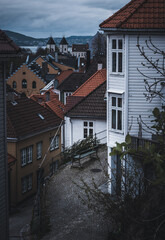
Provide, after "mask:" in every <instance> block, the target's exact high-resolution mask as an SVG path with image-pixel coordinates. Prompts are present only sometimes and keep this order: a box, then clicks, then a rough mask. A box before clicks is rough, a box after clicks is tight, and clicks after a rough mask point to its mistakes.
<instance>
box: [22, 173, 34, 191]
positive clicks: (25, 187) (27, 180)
mask: <svg viewBox="0 0 165 240" xmlns="http://www.w3.org/2000/svg"><path fill="white" fill-rule="evenodd" d="M32 176H33V175H32V174H29V175H27V176H25V177H23V178H21V185H22V193H25V192H27V191H30V190H31V189H32V182H33V181H32Z"/></svg>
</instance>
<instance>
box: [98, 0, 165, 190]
mask: <svg viewBox="0 0 165 240" xmlns="http://www.w3.org/2000/svg"><path fill="white" fill-rule="evenodd" d="M100 28H101V29H102V30H103V31H104V33H105V34H106V35H107V146H108V159H109V165H110V167H113V166H114V157H112V158H111V157H110V156H109V153H110V152H111V151H112V149H113V147H114V146H115V143H116V142H119V143H121V142H123V141H124V140H125V137H126V135H127V133H128V132H129V133H130V135H133V136H136V137H138V134H140V135H141V134H142V137H143V138H147V139H152V134H150V133H149V132H146V131H142V132H141V126H139V123H138V118H139V117H140V116H141V118H142V120H143V121H144V123H145V124H147V125H148V126H151V125H152V123H151V118H149V115H151V114H152V110H153V109H154V108H155V107H159V108H161V106H162V101H161V99H160V98H159V97H155V98H154V99H153V100H152V101H151V102H150V101H147V100H146V97H145V96H144V93H146V89H145V83H144V78H145V77H144V75H146V76H149V77H152V78H154V77H156V76H158V73H157V71H156V70H155V69H153V68H150V69H148V68H147V67H144V66H143V65H142V63H146V60H145V59H144V57H143V56H142V55H141V54H140V51H139V49H138V47H137V44H138V38H139V44H140V47H144V51H145V53H146V55H147V56H148V57H149V58H150V57H152V58H153V60H154V59H155V60H156V59H157V58H160V59H159V64H160V65H159V66H162V59H161V56H157V54H154V52H153V51H152V50H151V48H153V46H152V44H151V43H150V42H149V39H150V38H151V42H152V43H153V44H154V45H155V46H156V47H158V48H159V49H161V50H163V51H165V1H163V0H138V1H137V0H132V1H130V2H129V3H128V4H127V5H125V6H124V7H123V8H121V9H120V10H119V11H118V12H116V13H115V14H113V15H112V16H111V17H109V18H108V19H106V20H105V21H104V22H102V23H101V24H100ZM146 40H147V41H148V43H149V45H150V49H149V48H148V47H147V46H146ZM138 69H139V70H140V71H141V72H142V73H143V74H141V73H140V72H139V71H138ZM143 127H144V128H145V126H143ZM110 169H111V168H110ZM111 176H112V171H111V170H110V177H111ZM111 190H112V189H111V186H110V191H111Z"/></svg>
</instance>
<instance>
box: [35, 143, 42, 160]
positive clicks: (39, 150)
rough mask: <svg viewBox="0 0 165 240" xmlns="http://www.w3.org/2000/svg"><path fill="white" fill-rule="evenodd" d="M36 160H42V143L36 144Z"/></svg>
mask: <svg viewBox="0 0 165 240" xmlns="http://www.w3.org/2000/svg"><path fill="white" fill-rule="evenodd" d="M36 151H37V159H41V158H42V142H38V143H37V145H36Z"/></svg>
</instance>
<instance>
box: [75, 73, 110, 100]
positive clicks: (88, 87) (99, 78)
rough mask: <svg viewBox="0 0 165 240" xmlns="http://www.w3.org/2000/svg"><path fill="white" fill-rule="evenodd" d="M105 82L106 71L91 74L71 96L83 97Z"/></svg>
mask: <svg viewBox="0 0 165 240" xmlns="http://www.w3.org/2000/svg"><path fill="white" fill-rule="evenodd" d="M105 81H106V69H101V70H99V71H97V72H96V73H95V74H93V75H92V76H91V77H90V78H89V79H88V80H87V81H86V82H84V84H82V85H81V86H80V87H79V88H78V89H77V90H76V91H75V92H74V93H73V94H72V96H81V97H85V96H87V95H88V94H89V93H90V92H92V91H93V90H94V89H96V88H97V87H98V86H99V85H100V84H102V83H103V82H105Z"/></svg>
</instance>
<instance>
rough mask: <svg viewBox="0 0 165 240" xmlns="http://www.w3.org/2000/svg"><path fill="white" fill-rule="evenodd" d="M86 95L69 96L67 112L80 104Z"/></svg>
mask: <svg viewBox="0 0 165 240" xmlns="http://www.w3.org/2000/svg"><path fill="white" fill-rule="evenodd" d="M83 98H84V97H81V96H73V95H71V96H68V97H67V100H66V108H65V113H67V112H68V111H69V110H70V109H72V108H73V107H74V106H75V105H76V104H78V103H79V102H80V101H81V100H82V99H83Z"/></svg>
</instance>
